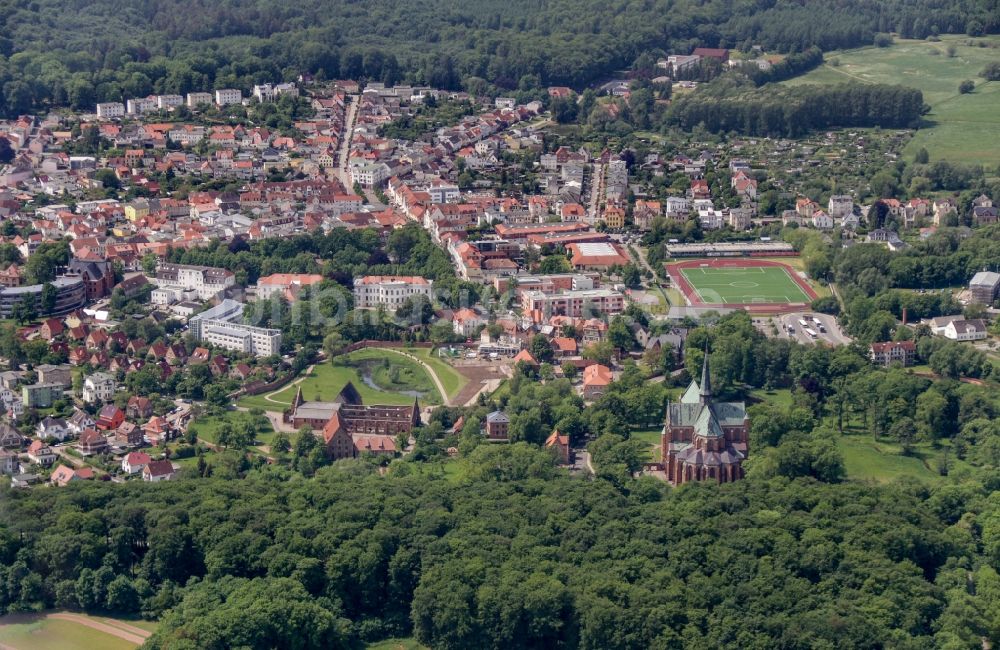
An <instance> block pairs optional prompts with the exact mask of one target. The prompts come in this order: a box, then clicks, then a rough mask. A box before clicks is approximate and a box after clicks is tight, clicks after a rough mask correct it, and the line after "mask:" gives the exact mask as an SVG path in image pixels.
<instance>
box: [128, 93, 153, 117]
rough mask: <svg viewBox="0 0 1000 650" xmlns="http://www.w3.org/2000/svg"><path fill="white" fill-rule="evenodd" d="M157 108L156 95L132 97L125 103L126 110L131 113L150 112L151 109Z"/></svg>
mask: <svg viewBox="0 0 1000 650" xmlns="http://www.w3.org/2000/svg"><path fill="white" fill-rule="evenodd" d="M155 110H156V98H155V97H136V98H135V99H130V100H128V102H127V103H126V105H125V111H126V112H127V113H128V114H129V115H142V114H143V113H148V112H150V111H155Z"/></svg>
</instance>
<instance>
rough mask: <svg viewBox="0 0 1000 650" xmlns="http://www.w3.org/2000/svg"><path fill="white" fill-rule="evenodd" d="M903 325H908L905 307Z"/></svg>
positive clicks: (904, 308)
mask: <svg viewBox="0 0 1000 650" xmlns="http://www.w3.org/2000/svg"><path fill="white" fill-rule="evenodd" d="M903 325H906V307H903Z"/></svg>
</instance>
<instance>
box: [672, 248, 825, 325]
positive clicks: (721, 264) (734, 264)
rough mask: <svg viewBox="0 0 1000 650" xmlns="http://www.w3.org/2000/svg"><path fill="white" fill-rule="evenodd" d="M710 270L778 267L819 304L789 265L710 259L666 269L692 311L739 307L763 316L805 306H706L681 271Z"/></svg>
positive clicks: (682, 263)
mask: <svg viewBox="0 0 1000 650" xmlns="http://www.w3.org/2000/svg"><path fill="white" fill-rule="evenodd" d="M705 266H708V267H709V268H713V269H724V268H743V269H747V268H760V267H766V266H779V267H782V268H784V269H785V271H787V272H788V277H790V278H791V279H792V281H793V282H795V284H797V285H798V286H799V288H800V289H802V290H803V291H805V293H806V295H807V296H809V298H810V300H816V298H819V296H818V295H816V292H815V291H813V288H812V287H810V286H809V283H807V282H806V281H805V280H803V279H802V277H801V276H799V274H798V272H796V271H795V269H793V268H792V267H790V266H788V265H787V264H782V263H781V262H774V261H772V260H758V259H753V258H747V257H739V258H710V259H703V258H702V259H694V260H685V261H683V262H677V263H676V264H671V265H669V266H668V267H667V273H668V274H670V280H671V282H673V284H674V286H675V287H677V288H678V289H679V290H680V291H681V293H683V294H684V297H685V298H687V300H688V302H689V303H691V306H693V307H729V308H732V307H737V308H742V309H745V310H747V311H749V312H761V313H767V314H770V313H774V312H782V311H798V310H799V309H800V308H801V306H802V304H803V303H785V302H753V303H734V302H727V303H705V302H702V301H701V298H700V297H699V296H698V292H697V291H695V288H694V287H693V286H692V285H691V283H690V282H688V281H687V278H685V277H684V274H683V273H681V272H680V270H681V269H697V268H704V267H705Z"/></svg>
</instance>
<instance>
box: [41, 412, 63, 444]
mask: <svg viewBox="0 0 1000 650" xmlns="http://www.w3.org/2000/svg"><path fill="white" fill-rule="evenodd" d="M35 433H36V434H37V435H38V437H39V438H42V439H43V440H44V439H45V438H55V439H56V440H58V441H59V442H62V441H63V440H65V439H66V438H67V437H69V435H70V434H71V433H72V431H71V430H70V428H69V424H68V423H67V422H66V420H64V419H62V418H54V417H52V416H51V415H49V416H46V417H45V418H44V419H43V420H42V421H41V422H39V423H38V427H37V428H36V429H35Z"/></svg>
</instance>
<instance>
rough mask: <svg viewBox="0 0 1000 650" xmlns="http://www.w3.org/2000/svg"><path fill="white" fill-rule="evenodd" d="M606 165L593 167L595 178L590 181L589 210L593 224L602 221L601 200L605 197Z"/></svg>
mask: <svg viewBox="0 0 1000 650" xmlns="http://www.w3.org/2000/svg"><path fill="white" fill-rule="evenodd" d="M604 167H605V166H604V165H600V164H594V165H591V167H590V168H591V170H592V171H593V176H592V177H591V179H590V205H589V207H588V208H587V216H588V218H589V219H590V221H591V223H597V222H598V221H600V220H601V198H602V197H603V195H604V171H605V169H604Z"/></svg>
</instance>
